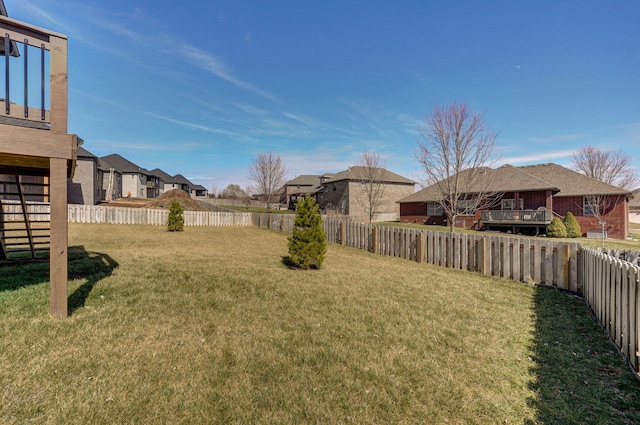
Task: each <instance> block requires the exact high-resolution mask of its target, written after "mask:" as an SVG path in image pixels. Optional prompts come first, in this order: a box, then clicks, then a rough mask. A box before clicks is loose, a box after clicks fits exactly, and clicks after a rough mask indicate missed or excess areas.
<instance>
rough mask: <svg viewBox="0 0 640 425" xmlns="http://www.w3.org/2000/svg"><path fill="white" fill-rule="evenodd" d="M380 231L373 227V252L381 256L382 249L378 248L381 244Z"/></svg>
mask: <svg viewBox="0 0 640 425" xmlns="http://www.w3.org/2000/svg"><path fill="white" fill-rule="evenodd" d="M379 232H380V231H379V230H378V226H373V237H372V242H371V243H372V245H373V246H372V247H371V248H372V250H371V252H373V253H374V254H379V253H380V248H379V247H378V245H379V243H380V233H379Z"/></svg>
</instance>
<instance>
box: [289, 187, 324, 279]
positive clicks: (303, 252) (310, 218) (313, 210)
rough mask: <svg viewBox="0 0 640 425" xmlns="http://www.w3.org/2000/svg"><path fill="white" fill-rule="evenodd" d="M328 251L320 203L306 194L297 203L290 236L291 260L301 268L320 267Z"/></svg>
mask: <svg viewBox="0 0 640 425" xmlns="http://www.w3.org/2000/svg"><path fill="white" fill-rule="evenodd" d="M326 252H327V241H326V238H325V234H324V229H323V228H322V217H321V216H320V212H319V211H318V205H317V204H316V201H314V200H313V199H311V198H310V197H309V196H305V197H304V198H303V199H301V200H299V201H298V202H297V204H296V218H295V222H294V227H293V234H292V235H291V236H290V237H289V261H290V262H291V264H292V265H294V266H296V267H299V268H301V269H319V268H320V266H322V262H323V261H324V254H325V253H326Z"/></svg>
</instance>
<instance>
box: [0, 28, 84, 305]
mask: <svg viewBox="0 0 640 425" xmlns="http://www.w3.org/2000/svg"><path fill="white" fill-rule="evenodd" d="M0 30H1V31H0V35H2V36H3V37H4V40H3V41H4V43H3V44H2V46H7V47H8V46H11V48H10V49H4V48H3V49H2V50H1V51H0V61H2V66H4V68H5V73H4V81H0V84H2V87H1V88H0V99H1V100H0V173H2V174H8V175H14V176H43V177H45V178H47V179H48V193H47V196H48V199H49V201H50V205H51V207H50V209H51V212H50V249H49V259H50V260H49V261H50V282H51V288H50V308H49V312H50V314H51V315H53V316H67V314H68V312H67V245H68V235H67V177H70V176H71V175H72V174H73V170H74V166H75V160H76V157H77V146H78V138H77V136H76V135H75V134H68V133H67V130H68V129H67V101H68V86H67V78H68V72H67V37H66V36H64V35H62V34H59V33H56V32H53V31H49V30H46V29H43V28H39V27H36V26H34V25H30V24H28V23H25V22H21V21H17V20H15V19H11V18H8V17H5V16H0ZM5 50H6V51H5ZM34 56H35V57H36V58H38V60H39V61H40V66H35V67H30V66H27V64H30V63H31V60H32V59H33V58H34ZM28 58H31V59H28ZM14 69H19V70H21V71H22V72H11V71H12V70H14ZM46 70H48V75H45V72H46ZM32 81H39V82H40V84H38V85H37V87H30V86H29V84H31V82H32ZM45 81H48V84H45ZM34 98H35V99H36V100H34Z"/></svg>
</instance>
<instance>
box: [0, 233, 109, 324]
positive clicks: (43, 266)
mask: <svg viewBox="0 0 640 425" xmlns="http://www.w3.org/2000/svg"><path fill="white" fill-rule="evenodd" d="M68 252H69V260H68V279H69V280H73V279H86V282H85V283H83V284H82V285H81V286H80V287H78V288H77V289H76V290H75V291H73V293H72V294H71V295H69V297H68V299H67V302H68V309H69V314H72V313H73V312H74V311H75V310H77V309H78V308H80V307H83V306H84V304H85V302H86V300H87V297H88V296H89V294H90V293H91V291H92V289H93V287H94V286H95V285H96V284H97V283H98V282H99V281H100V280H102V279H103V278H105V277H107V276H109V275H111V273H112V272H113V270H114V269H115V268H117V267H118V263H117V262H116V261H115V260H113V258H111V257H110V256H109V255H107V254H103V253H99V252H91V251H87V250H86V249H85V248H84V247H83V246H72V247H69V251H68ZM47 282H49V261H48V260H38V261H10V262H5V263H3V264H2V266H1V267H0V291H11V290H16V289H20V288H23V287H26V286H31V285H38V284H41V283H47Z"/></svg>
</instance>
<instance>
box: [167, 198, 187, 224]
mask: <svg viewBox="0 0 640 425" xmlns="http://www.w3.org/2000/svg"><path fill="white" fill-rule="evenodd" d="M183 212H184V208H182V205H180V202H178V201H177V200H175V199H174V200H173V201H171V204H170V205H169V218H168V219H167V229H168V230H169V231H170V232H182V231H183V230H184V217H183V216H182V213H183Z"/></svg>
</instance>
